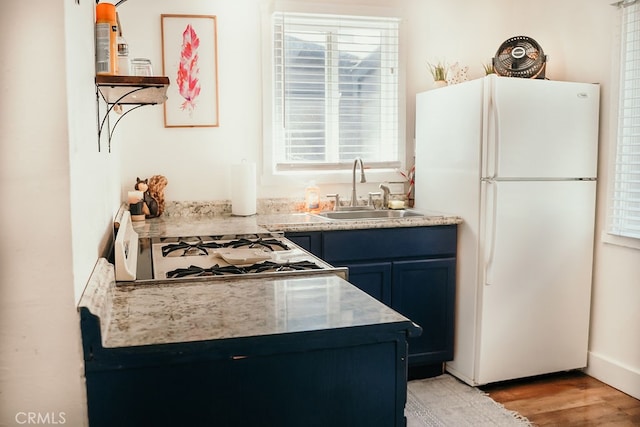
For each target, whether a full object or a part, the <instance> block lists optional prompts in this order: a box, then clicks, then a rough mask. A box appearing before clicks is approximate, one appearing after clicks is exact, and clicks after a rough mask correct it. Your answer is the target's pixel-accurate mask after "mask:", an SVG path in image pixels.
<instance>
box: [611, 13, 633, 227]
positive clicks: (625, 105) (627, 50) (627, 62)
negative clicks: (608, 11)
mask: <svg viewBox="0 0 640 427" xmlns="http://www.w3.org/2000/svg"><path fill="white" fill-rule="evenodd" d="M621 5H622V6H623V8H622V37H621V46H622V51H621V74H620V107H619V119H618V141H617V152H616V158H615V180H614V181H615V183H614V190H613V200H612V211H611V223H610V229H609V232H610V233H611V234H615V235H618V236H624V237H632V238H636V239H640V4H638V3H636V2H635V1H634V2H623V3H621Z"/></svg>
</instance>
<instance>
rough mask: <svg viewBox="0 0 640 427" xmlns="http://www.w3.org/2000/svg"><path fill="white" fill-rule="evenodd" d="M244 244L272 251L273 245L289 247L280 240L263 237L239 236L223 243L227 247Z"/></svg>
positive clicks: (236, 246) (237, 246) (285, 248)
mask: <svg viewBox="0 0 640 427" xmlns="http://www.w3.org/2000/svg"><path fill="white" fill-rule="evenodd" d="M244 246H247V247H249V248H266V249H267V250H269V251H273V250H274V249H273V247H274V246H276V247H279V248H281V249H284V250H287V249H289V246H287V245H286V244H284V243H283V242H281V241H280V240H277V239H263V238H262V237H259V238H258V239H255V240H251V239H245V238H240V239H237V240H232V241H230V242H227V243H225V247H227V248H241V247H244Z"/></svg>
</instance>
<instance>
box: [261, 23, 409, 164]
mask: <svg viewBox="0 0 640 427" xmlns="http://www.w3.org/2000/svg"><path fill="white" fill-rule="evenodd" d="M272 23H273V65H274V70H273V71H274V93H273V113H274V114H273V120H274V122H273V133H274V135H273V138H274V144H273V150H274V153H273V155H274V160H275V163H276V170H304V169H340V168H345V167H350V164H352V163H353V160H354V159H355V158H356V157H361V158H362V159H363V160H364V161H365V163H366V164H367V166H369V167H374V168H375V167H389V168H393V167H398V166H399V165H400V162H399V151H398V143H399V141H398V140H399V133H398V114H399V113H398V111H399V109H398V104H399V100H398V92H399V89H398V86H399V82H398V74H399V73H398V66H399V65H398V63H399V59H398V43H399V42H398V40H399V39H398V37H399V36H398V32H399V29H398V25H399V20H398V19H391V18H369V17H355V16H336V15H318V14H299V13H276V14H274V15H273V21H272Z"/></svg>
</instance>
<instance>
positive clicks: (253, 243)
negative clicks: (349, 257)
mask: <svg viewBox="0 0 640 427" xmlns="http://www.w3.org/2000/svg"><path fill="white" fill-rule="evenodd" d="M127 221H128V218H123V221H122V223H121V226H120V229H119V230H118V236H117V237H116V245H115V250H116V254H115V255H116V256H115V258H116V280H117V281H118V282H120V283H122V282H126V283H131V282H134V283H148V282H161V281H168V282H171V281H176V280H182V281H185V280H198V279H199V280H203V279H206V280H211V279H214V278H229V277H230V276H236V277H237V276H249V277H254V276H257V275H262V276H264V275H274V276H280V275H283V274H286V275H300V274H305V275H308V274H314V273H326V272H335V273H336V274H339V275H340V276H342V277H343V278H344V279H346V278H347V270H346V268H335V267H333V266H331V265H329V264H327V263H326V262H324V261H322V260H321V259H319V258H317V257H315V256H314V255H312V254H310V253H309V252H307V251H305V250H304V249H302V248H300V247H299V246H297V245H296V244H294V243H293V242H291V241H290V240H288V239H286V238H285V237H284V236H283V235H282V234H281V233H257V234H231V235H205V236H176V237H173V236H172V237H143V238H138V236H137V233H135V231H133V229H132V227H131V226H130V222H129V223H127ZM121 233H124V235H123V236H121ZM118 260H120V263H119V262H118ZM119 264H120V265H119Z"/></svg>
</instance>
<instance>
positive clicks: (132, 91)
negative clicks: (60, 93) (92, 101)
mask: <svg viewBox="0 0 640 427" xmlns="http://www.w3.org/2000/svg"><path fill="white" fill-rule="evenodd" d="M168 86H169V79H167V78H166V77H140V76H97V77H96V104H97V105H96V109H97V127H98V152H100V151H101V148H102V147H101V145H102V135H103V133H105V131H106V133H107V140H108V144H109V147H108V148H109V153H111V139H112V138H113V133H114V131H115V129H116V127H117V126H118V123H120V120H122V118H123V117H124V116H126V115H127V114H129V113H130V112H131V111H133V110H136V109H138V108H140V107H142V106H145V105H157V104H161V103H163V102H164V101H165V100H166V99H167V97H166V90H167V87H168ZM100 98H102V101H103V102H104V103H105V104H106V107H107V108H106V111H105V113H104V116H101V113H100V104H101V102H100ZM122 107H127V109H126V110H124V111H123V110H122ZM112 111H113V112H115V113H117V114H119V115H120V117H118V119H117V120H116V122H115V123H114V124H113V127H112V126H111V112H112ZM105 126H106V128H105Z"/></svg>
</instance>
